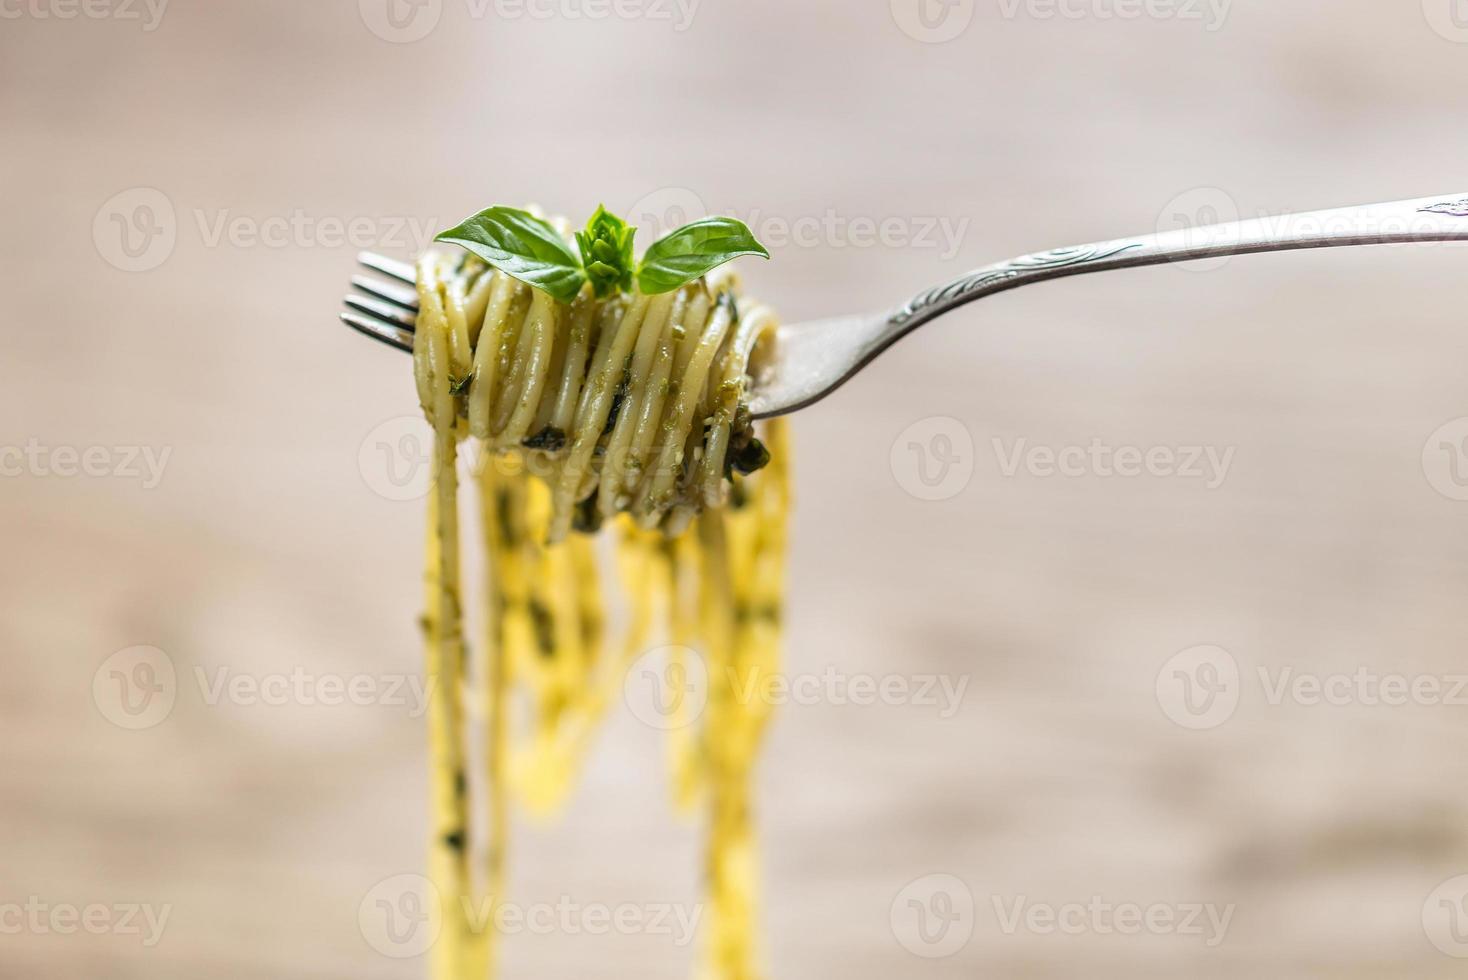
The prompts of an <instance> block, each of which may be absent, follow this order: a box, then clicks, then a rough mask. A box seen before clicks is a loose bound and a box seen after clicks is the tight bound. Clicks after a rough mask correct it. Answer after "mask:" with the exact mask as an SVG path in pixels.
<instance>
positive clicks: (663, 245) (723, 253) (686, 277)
mask: <svg viewBox="0 0 1468 980" xmlns="http://www.w3.org/2000/svg"><path fill="white" fill-rule="evenodd" d="M636 234H637V229H636V228H634V227H632V226H631V225H628V224H627V222H625V221H623V220H622V219H621V218H619V217H617V216H616V215H614V214H612V213H611V212H610V211H608V210H607V209H606V208H605V207H598V208H597V209H596V214H594V215H592V216H591V220H590V221H588V222H587V223H586V229H585V230H584V231H579V232H577V233H576V245H577V249H578V250H579V252H580V254H579V255H577V254H576V252H573V251H572V250H571V247H570V246H569V245H568V244H567V243H566V241H565V239H563V238H562V237H561V236H560V234H559V233H558V232H557V231H556V230H555V229H554V228H552V227H551V226H550V224H549V223H548V222H546V221H545V219H543V218H537V217H536V216H535V215H533V214H530V213H529V212H528V211H521V210H519V209H517V208H506V207H493V208H487V209H485V210H483V211H480V212H479V213H478V214H476V215H474V216H473V217H471V218H466V219H465V220H464V221H463V222H462V223H461V224H459V225H458V226H457V227H454V228H450V229H449V230H448V231H445V232H442V233H440V234H439V235H438V236H436V237H435V239H434V241H439V242H447V243H449V244H452V245H459V246H461V247H463V248H465V249H467V250H468V251H470V252H472V253H473V254H475V255H477V256H479V257H480V258H481V259H483V260H484V261H485V262H487V263H488V264H489V265H491V266H493V267H494V268H496V269H498V270H500V271H501V272H503V273H505V274H506V275H508V276H513V277H514V278H516V279H519V280H520V281H521V282H523V283H526V284H528V285H531V286H534V287H535V288H537V289H543V290H545V291H546V292H547V293H549V294H550V295H551V296H553V297H555V298H556V299H558V300H560V301H561V302H562V303H569V302H571V301H572V300H573V299H575V298H576V294H577V293H579V292H580V291H581V287H582V286H583V285H584V284H586V283H587V282H590V283H591V288H592V292H593V294H594V295H595V296H596V297H597V298H598V299H604V298H605V297H607V296H610V295H613V294H614V293H617V292H631V290H632V282H633V280H634V278H635V279H636V281H637V286H638V288H639V289H641V290H642V292H643V293H646V294H655V293H667V292H672V291H673V290H675V289H677V288H678V287H679V286H682V285H683V284H685V283H689V282H692V281H693V280H695V279H697V278H698V277H699V276H702V275H705V274H707V273H709V272H711V271H713V270H714V269H717V268H718V267H719V266H721V265H723V264H724V263H725V262H728V261H730V260H732V259H736V258H738V257H739V256H741V255H759V256H762V257H764V258H769V257H770V253H769V252H768V251H767V250H766V249H765V247H764V246H763V245H761V244H760V243H759V242H758V241H757V240H756V239H755V237H754V234H753V233H752V232H751V231H750V230H749V228H748V227H747V226H746V225H745V224H744V222H742V221H738V220H736V219H734V218H704V219H703V220H701V221H695V222H693V223H692V224H688V225H684V226H683V227H682V228H679V229H678V230H676V231H674V232H671V233H670V234H667V235H664V236H663V237H662V238H660V239H658V240H657V241H656V242H653V244H652V246H651V247H650V248H649V249H648V250H647V253H646V254H645V255H643V257H642V262H641V263H634V262H633V260H632V240H633V238H634V237H635V236H636Z"/></svg>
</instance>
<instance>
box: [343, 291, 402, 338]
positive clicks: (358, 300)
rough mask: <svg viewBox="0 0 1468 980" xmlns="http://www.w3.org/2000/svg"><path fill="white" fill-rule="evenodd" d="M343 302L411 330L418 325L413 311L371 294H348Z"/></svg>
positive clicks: (362, 311)
mask: <svg viewBox="0 0 1468 980" xmlns="http://www.w3.org/2000/svg"><path fill="white" fill-rule="evenodd" d="M342 302H343V303H346V304H347V306H349V307H351V308H352V309H354V310H357V311H359V312H361V313H367V314H369V315H371V316H375V317H377V318H378V319H379V320H386V321H387V322H388V323H392V324H396V325H397V326H399V327H402V328H403V329H404V330H408V331H411V330H412V329H413V328H414V327H415V326H417V322H418V318H417V317H415V316H414V315H413V312H412V311H411V310H405V309H403V308H402V307H401V306H398V305H397V304H396V303H384V302H383V301H382V300H379V299H373V298H372V297H370V296H346V297H343V298H342Z"/></svg>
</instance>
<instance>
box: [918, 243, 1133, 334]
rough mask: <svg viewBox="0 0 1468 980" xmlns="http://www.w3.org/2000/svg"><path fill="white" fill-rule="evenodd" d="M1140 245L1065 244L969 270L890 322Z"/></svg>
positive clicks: (920, 298) (921, 295)
mask: <svg viewBox="0 0 1468 980" xmlns="http://www.w3.org/2000/svg"><path fill="white" fill-rule="evenodd" d="M1141 247H1142V243H1141V242H1126V243H1122V244H1118V243H1115V242H1106V243H1101V244H1095V245H1072V246H1068V247H1066V248H1056V249H1051V250H1050V251H1048V252H1036V253H1035V254H1033V255H1024V256H1021V257H1020V258H1017V259H1013V260H1011V261H1009V262H1006V263H1005V264H1004V265H1002V266H1000V267H998V268H988V269H980V270H978V271H977V272H970V273H969V274H968V275H965V276H962V277H960V278H958V279H955V280H953V281H952V282H950V283H945V284H944V285H942V286H936V287H934V288H932V289H929V290H928V291H926V292H924V293H919V294H918V295H917V296H915V297H913V298H912V299H911V300H909V301H908V303H907V305H906V306H904V307H903V308H902V309H900V310H898V311H897V312H896V313H894V314H893V315H892V318H891V320H890V321H889V322H890V323H891V324H892V326H894V327H900V326H905V325H906V324H908V323H909V322H910V321H912V320H914V319H916V318H918V317H922V318H924V319H927V318H928V317H931V316H937V315H938V314H939V313H942V312H944V311H945V310H947V309H949V308H951V307H954V306H959V305H961V304H963V303H967V302H968V301H969V300H971V299H977V298H978V297H979V296H981V295H983V294H984V293H988V292H994V291H996V290H995V287H997V286H999V285H1001V284H1003V283H1007V282H1010V281H1012V280H1015V279H1018V278H1019V277H1020V276H1022V275H1023V274H1025V273H1027V272H1051V271H1055V270H1059V269H1066V268H1071V267H1075V266H1081V265H1085V264H1086V263H1088V262H1100V261H1102V260H1103V259H1109V258H1111V257H1112V256H1114V255H1120V254H1121V253H1122V252H1126V251H1129V250H1131V249H1134V248H1141Z"/></svg>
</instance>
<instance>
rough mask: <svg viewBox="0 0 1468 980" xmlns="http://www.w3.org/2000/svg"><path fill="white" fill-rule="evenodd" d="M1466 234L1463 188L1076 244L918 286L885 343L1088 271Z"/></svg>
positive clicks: (1465, 237) (1467, 201)
mask: <svg viewBox="0 0 1468 980" xmlns="http://www.w3.org/2000/svg"><path fill="white" fill-rule="evenodd" d="M1452 241H1468V194H1448V195H1444V196H1442V197H1426V198H1420V199H1418V200H1414V201H1394V202H1392V203H1390V204H1368V205H1365V206H1362V207H1354V208H1333V209H1330V210H1326V211H1306V212H1301V213H1298V214H1282V215H1276V216H1274V217H1263V218H1253V219H1249V220H1247V221H1233V222H1228V223H1226V224H1216V225H1204V226H1200V227H1197V228H1182V229H1178V230H1175V231H1164V232H1159V233H1158V234H1155V235H1140V236H1137V237H1135V238H1118V239H1115V240H1113V241H1108V242H1094V243H1092V244H1089V245H1074V246H1071V247H1069V248H1057V249H1053V250H1051V251H1049V252H1036V253H1034V254H1032V255H1022V256H1020V257H1019V258H1017V259H1011V260H1009V261H1008V262H1000V263H996V264H995V265H988V266H984V267H983V268H981V269H975V270H974V271H973V272H970V273H967V274H965V275H963V276H960V277H959V278H957V279H955V280H953V281H952V282H948V283H945V284H943V285H941V286H935V287H933V288H932V289H929V290H926V291H925V292H922V293H919V294H918V295H917V296H915V297H913V298H912V300H910V301H909V302H908V303H907V304H906V305H904V306H903V307H901V308H900V309H899V310H898V311H897V312H896V313H894V314H892V316H891V317H890V318H889V319H888V322H887V336H886V337H884V338H883V340H884V343H883V344H882V346H886V344H888V343H891V342H892V341H895V340H896V339H897V338H898V337H901V336H902V335H903V334H905V333H907V332H908V331H910V330H913V329H915V328H917V327H919V326H921V325H922V324H924V323H927V322H928V321H929V320H932V319H933V318H934V317H938V316H942V315H943V314H944V313H947V312H948V311H949V310H952V309H956V308H957V307H960V306H962V305H963V304H965V303H970V302H973V301H974V300H976V299H980V298H982V297H984V296H989V295H991V294H993V293H998V292H1003V291H1004V290H1006V289H1014V288H1016V287H1018V286H1024V285H1027V284H1029V283H1033V282H1044V281H1045V280H1047V279H1059V278H1060V277H1062V276H1077V275H1080V274H1082V273H1086V272H1106V271H1107V270H1110V269H1130V268H1134V267H1137V266H1144V265H1158V264H1160V263H1163V262H1186V261H1189V260H1192V259H1207V258H1217V257H1221V256H1226V255H1244V254H1247V253H1251V252H1285V251H1291V250H1293V249H1300V248H1334V247H1336V246H1340V245H1387V244H1393V243H1402V242H1452Z"/></svg>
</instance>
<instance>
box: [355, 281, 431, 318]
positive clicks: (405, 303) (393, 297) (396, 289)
mask: <svg viewBox="0 0 1468 980" xmlns="http://www.w3.org/2000/svg"><path fill="white" fill-rule="evenodd" d="M352 285H353V286H356V287H357V288H358V289H360V290H362V292H364V293H368V294H370V295H372V296H376V297H377V298H378V299H385V300H387V301H388V302H389V303H396V304H397V305H398V306H400V307H402V308H403V309H405V310H409V311H411V312H413V313H417V312H418V293H417V292H415V291H414V290H411V289H407V288H405V287H403V286H399V285H397V284H396V283H391V282H383V281H382V280H381V279H374V278H372V277H371V276H353V277H352Z"/></svg>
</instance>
